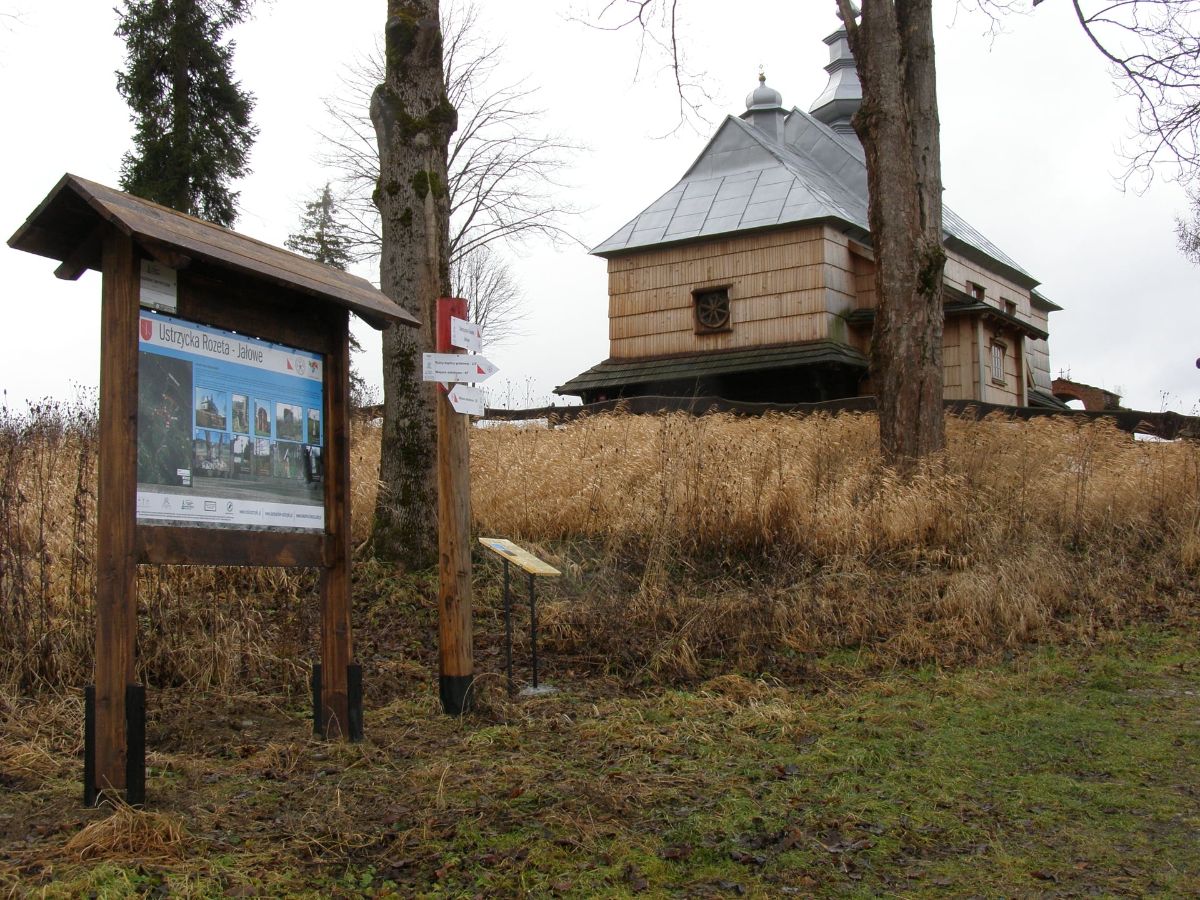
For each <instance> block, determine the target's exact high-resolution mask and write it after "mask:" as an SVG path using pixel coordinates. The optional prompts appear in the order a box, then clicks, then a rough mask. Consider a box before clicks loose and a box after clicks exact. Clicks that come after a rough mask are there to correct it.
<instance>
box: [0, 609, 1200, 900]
mask: <svg viewBox="0 0 1200 900" xmlns="http://www.w3.org/2000/svg"><path fill="white" fill-rule="evenodd" d="M1198 651H1200V639H1198V638H1197V636H1196V635H1195V634H1194V633H1193V632H1191V631H1184V630H1170V629H1167V628H1166V627H1164V626H1154V627H1150V626H1147V627H1143V628H1140V629H1133V630H1128V631H1126V632H1124V633H1122V634H1121V635H1119V636H1118V637H1116V638H1114V639H1113V640H1112V641H1111V642H1109V643H1108V644H1107V645H1105V646H1102V647H1094V648H1091V649H1090V650H1086V651H1085V650H1082V649H1061V648H1059V649H1041V650H1036V651H1032V652H1030V653H1029V654H1026V655H1017V656H1015V657H1014V658H1012V659H1010V660H1008V661H1007V662H1004V663H998V664H996V665H993V666H987V667H976V668H967V669H962V670H959V671H951V672H946V671H939V670H937V669H934V668H924V669H918V670H900V671H895V672H891V673H885V674H882V675H881V674H870V668H869V666H865V665H863V664H862V660H859V659H857V658H855V657H854V656H851V655H847V656H845V657H844V658H841V659H832V658H831V659H826V660H824V661H822V662H821V663H820V664H819V665H818V666H817V667H816V671H820V672H822V673H823V674H822V675H820V676H819V677H820V679H821V680H820V682H819V683H807V684H799V685H794V686H783V685H778V684H771V683H767V682H761V681H759V682H756V681H751V680H748V679H745V678H740V677H737V676H725V677H721V678H717V679H714V680H713V681H710V682H707V683H706V684H704V685H702V686H700V688H698V689H696V690H689V691H683V690H675V691H669V692H663V693H658V694H646V695H643V696H629V695H627V694H622V693H620V692H618V691H616V690H615V688H614V687H613V685H611V684H609V683H600V682H593V683H588V682H581V683H566V682H563V681H560V682H559V685H560V687H562V688H563V689H564V690H563V691H562V693H560V694H558V695H555V696H552V697H549V698H545V699H539V700H537V701H526V702H524V703H509V702H508V701H506V700H504V699H501V698H499V697H496V696H490V697H487V698H486V699H487V703H486V704H485V706H486V709H485V710H484V711H483V712H481V713H479V714H477V715H474V716H472V717H469V718H467V719H464V720H455V719H450V718H447V717H444V716H442V715H440V714H439V713H438V712H437V710H436V705H435V701H434V699H433V696H432V694H431V692H429V691H428V690H426V689H425V688H424V687H420V686H418V687H415V688H414V690H413V691H411V692H410V693H409V694H408V695H407V696H404V697H402V698H400V699H397V700H395V701H394V702H392V703H391V704H390V705H387V706H384V707H382V708H380V707H379V705H375V706H374V707H372V708H369V709H368V714H367V732H368V740H367V742H366V743H365V744H363V745H359V746H347V745H341V744H322V743H317V742H311V741H307V740H306V734H305V729H306V721H305V719H304V712H303V710H301V709H284V710H272V709H271V707H270V705H269V704H264V703H263V702H262V701H261V699H256V698H251V697H244V698H233V699H230V700H228V701H226V703H227V705H226V706H225V707H224V708H221V704H222V701H221V700H220V699H219V698H215V697H207V698H203V697H201V698H187V697H183V696H175V695H171V696H163V697H160V698H159V703H158V705H156V707H155V709H153V710H152V711H151V722H152V725H151V730H150V735H149V745H150V747H151V748H152V749H153V748H154V747H155V741H156V740H158V741H159V742H160V744H161V745H169V746H171V747H172V748H173V749H172V750H171V751H170V752H166V751H160V752H155V753H153V754H152V756H151V759H150V762H151V766H152V770H153V771H152V776H151V778H150V781H149V786H148V792H149V795H150V798H151V804H152V806H153V807H154V808H155V809H156V810H158V811H160V812H164V813H167V814H169V815H171V816H173V817H175V818H176V819H177V820H178V821H179V822H180V823H182V825H183V826H184V828H185V829H186V830H187V835H188V836H187V838H186V840H185V846H184V847H183V848H181V852H180V853H179V855H178V856H177V857H176V858H174V859H160V860H142V861H138V860H134V859H129V858H121V857H119V856H118V857H115V858H110V859H106V860H100V861H90V862H80V861H79V860H78V859H73V858H71V857H70V856H69V855H68V854H66V853H65V852H64V850H63V845H64V844H65V843H66V841H67V840H68V839H69V838H70V837H71V836H72V835H73V834H75V833H77V832H78V831H79V830H80V828H81V827H82V826H83V825H84V824H86V823H87V822H89V821H93V820H95V819H98V818H102V817H103V816H104V815H105V813H104V812H103V811H94V812H86V811H83V810H81V809H80V808H79V807H78V799H77V794H78V789H77V784H76V782H77V778H76V776H77V767H78V763H77V761H76V760H75V759H74V758H73V757H72V756H70V755H67V754H62V755H60V756H57V757H55V761H54V765H53V766H48V767H46V768H44V769H41V770H39V771H41V772H42V774H41V776H40V777H39V778H34V777H33V776H32V775H30V774H27V775H24V776H20V777H21V779H22V780H21V783H20V784H19V785H18V788H19V789H16V790H10V791H5V792H4V793H3V794H0V886H11V887H12V888H15V889H16V890H17V892H18V893H20V892H25V891H28V892H30V893H37V894H39V895H40V894H42V893H43V892H45V895H46V896H64V897H65V896H79V895H86V894H92V895H94V896H98V897H124V896H134V895H147V894H148V895H161V896H165V895H167V894H170V895H171V896H213V895H221V894H226V893H229V894H232V895H234V896H254V895H260V894H263V895H282V894H289V895H298V896H314V897H316V896H345V897H358V896H364V897H379V896H392V895H395V896H410V895H420V896H429V897H439V896H448V897H458V896H468V897H470V896H476V895H481V896H484V897H506V896H523V895H527V894H528V895H533V896H558V895H561V896H572V897H587V896H595V895H604V896H626V895H634V894H643V895H646V896H689V897H690V896H736V895H739V894H744V895H747V896H762V897H778V896H788V895H796V896H811V895H818V896H850V897H856V896H861V897H874V896H879V895H894V896H903V897H922V896H946V895H951V896H955V895H961V896H970V895H982V896H1001V895H1004V896H1022V895H1034V894H1047V893H1054V894H1066V895H1090V894H1099V895H1106V896H1111V895H1119V894H1132V895H1139V896H1141V895H1160V896H1181V895H1189V894H1195V893H1197V892H1200V841H1198V840H1197V836H1198V834H1200V762H1198V758H1197V754H1196V747H1197V745H1198V743H1200V662H1198V660H1200V652H1198ZM247 719H248V720H251V721H252V725H249V726H247V725H246V724H245V721H244V720H247ZM235 724H236V726H237V727H236V728H235V727H233V726H234V725H235ZM6 733H7V732H5V731H0V742H2V741H4V740H8V738H7V737H5V734H6ZM289 744H292V745H295V746H294V747H292V748H291V750H290V751H289V752H291V753H292V757H291V758H294V759H295V768H294V770H293V771H292V772H291V774H290V775H287V776H286V777H280V773H279V772H278V771H274V770H272V769H271V768H270V766H271V765H274V763H273V761H277V760H278V759H279V748H281V747H286V746H287V745H289ZM2 746H3V744H2V743H0V747H2ZM9 746H10V749H11V748H12V746H14V745H12V744H11V742H10V745H9ZM8 758H21V757H19V756H14V755H13V754H11V753H10V755H9V757H8ZM38 826H42V827H41V828H40V829H39V827H38ZM42 832H44V833H42Z"/></svg>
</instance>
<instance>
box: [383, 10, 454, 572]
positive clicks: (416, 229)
mask: <svg viewBox="0 0 1200 900" xmlns="http://www.w3.org/2000/svg"><path fill="white" fill-rule="evenodd" d="M387 9H388V20H387V25H386V27H385V37H386V44H385V46H386V57H387V59H386V74H385V78H384V83H383V84H381V85H379V87H377V88H376V89H375V93H374V95H373V96H372V98H371V122H372V123H373V124H374V126H375V135H376V139H377V141H378V142H379V161H380V168H379V173H380V177H379V184H378V185H377V187H376V190H375V203H376V205H377V206H378V207H379V212H380V216H381V220H382V230H383V246H382V253H381V255H380V262H379V282H380V288H381V289H382V290H383V292H384V293H385V294H386V295H387V296H389V297H390V298H392V299H393V300H395V301H396V302H397V303H399V304H400V305H401V306H403V307H404V308H405V309H407V310H409V311H410V312H411V313H413V315H415V316H417V318H419V319H420V320H421V328H420V329H409V328H402V327H395V326H393V327H390V328H388V330H387V331H385V332H384V335H383V434H382V448H381V454H380V464H379V478H380V482H381V484H380V490H379V495H378V500H377V501H376V505H375V522H374V529H373V533H372V544H373V546H374V552H375V554H376V556H379V557H381V558H384V559H392V560H396V561H400V562H403V563H404V564H405V565H406V566H408V567H409V568H413V569H416V568H426V567H428V566H431V565H433V564H434V563H435V562H436V561H437V497H436V492H437V469H436V433H435V429H434V400H435V395H434V393H433V389H434V386H433V385H432V384H425V383H423V382H422V381H421V354H422V353H423V352H427V351H432V350H433V349H434V348H433V344H434V335H433V328H434V322H435V308H436V302H437V298H438V297H439V296H443V295H446V294H449V291H450V267H449V256H448V251H449V221H450V212H449V202H448V200H447V194H446V184H447V181H446V153H447V146H448V145H449V142H450V136H451V135H452V134H453V133H454V129H455V127H456V125H457V114H456V113H455V111H454V107H453V106H452V105H451V103H450V101H449V99H448V98H447V96H446V84H445V80H444V77H443V74H442V32H441V25H440V23H439V17H438V0H388V5H387Z"/></svg>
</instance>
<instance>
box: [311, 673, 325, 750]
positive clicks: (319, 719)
mask: <svg viewBox="0 0 1200 900" xmlns="http://www.w3.org/2000/svg"><path fill="white" fill-rule="evenodd" d="M310 683H311V685H312V709H313V735H314V736H316V737H319V738H323V737H325V722H324V721H323V720H324V718H325V716H324V710H323V709H322V708H321V664H320V663H319V662H315V663H313V667H312V676H311V682H310Z"/></svg>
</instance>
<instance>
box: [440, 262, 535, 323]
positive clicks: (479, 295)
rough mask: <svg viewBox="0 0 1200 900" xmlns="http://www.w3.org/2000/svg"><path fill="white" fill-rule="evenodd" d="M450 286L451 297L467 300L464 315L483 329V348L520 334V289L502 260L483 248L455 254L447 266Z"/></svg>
mask: <svg viewBox="0 0 1200 900" xmlns="http://www.w3.org/2000/svg"><path fill="white" fill-rule="evenodd" d="M450 284H451V290H452V291H453V293H454V296H456V297H466V298H467V299H468V300H469V302H470V308H469V309H468V310H467V314H468V316H469V317H470V320H471V321H472V322H477V323H479V325H481V326H482V327H483V339H484V342H485V343H486V344H487V345H489V346H490V345H495V344H501V343H504V342H505V341H507V340H509V339H510V338H514V337H517V336H519V335H520V334H521V329H520V325H521V323H522V322H523V321H524V319H525V312H524V311H523V310H522V308H521V290H520V287H519V286H518V284H517V281H516V279H515V278H514V277H513V274H512V270H511V269H510V268H509V265H508V262H507V260H505V259H504V257H502V256H500V255H498V254H496V253H494V252H493V251H492V250H491V249H490V248H489V247H486V246H481V247H476V248H475V249H473V250H471V251H470V252H468V253H463V254H459V256H458V257H456V258H455V260H454V261H453V262H451V264H450Z"/></svg>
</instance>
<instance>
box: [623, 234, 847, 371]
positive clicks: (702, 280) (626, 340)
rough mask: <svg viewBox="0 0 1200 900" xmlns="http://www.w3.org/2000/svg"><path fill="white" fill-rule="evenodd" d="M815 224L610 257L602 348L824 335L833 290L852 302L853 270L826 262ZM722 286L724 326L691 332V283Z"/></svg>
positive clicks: (653, 351) (730, 344)
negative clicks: (726, 307)
mask: <svg viewBox="0 0 1200 900" xmlns="http://www.w3.org/2000/svg"><path fill="white" fill-rule="evenodd" d="M830 256H832V254H831V253H830V252H829V251H828V250H827V248H826V239H825V233H824V230H823V229H822V228H821V227H820V226H810V227H804V228H796V229H785V230H781V231H772V232H765V233H762V234H751V235H743V236H739V237H735V238H728V239H723V240H716V241H706V242H701V243H699V244H695V245H685V246H680V247H667V248H660V249H656V250H651V251H648V252H645V253H632V254H628V255H623V256H619V257H614V258H613V259H611V260H609V338H610V351H609V355H610V356H611V357H613V358H616V359H625V358H637V357H643V356H665V355H669V354H675V353H694V352H697V351H701V350H727V349H734V348H738V347H753V346H759V345H764V344H781V343H793V342H797V341H815V340H822V339H825V338H827V337H828V336H829V335H830V333H831V330H835V329H836V326H835V325H833V324H832V319H833V318H834V317H835V314H834V312H832V311H831V309H836V308H837V307H838V303H837V302H836V301H831V299H830V294H831V292H835V293H838V294H840V295H841V296H842V297H844V298H845V303H847V304H849V303H852V302H853V296H854V280H853V275H852V274H851V273H850V272H848V271H846V270H845V269H843V268H841V267H840V266H838V265H835V264H832V263H828V262H826V259H827V257H830ZM725 286H727V287H728V288H729V297H730V318H731V326H732V327H731V328H730V330H729V331H727V332H720V333H717V334H697V333H696V324H695V317H694V314H693V301H692V291H693V290H696V289H700V288H704V287H725Z"/></svg>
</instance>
